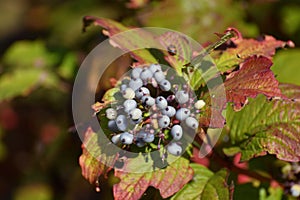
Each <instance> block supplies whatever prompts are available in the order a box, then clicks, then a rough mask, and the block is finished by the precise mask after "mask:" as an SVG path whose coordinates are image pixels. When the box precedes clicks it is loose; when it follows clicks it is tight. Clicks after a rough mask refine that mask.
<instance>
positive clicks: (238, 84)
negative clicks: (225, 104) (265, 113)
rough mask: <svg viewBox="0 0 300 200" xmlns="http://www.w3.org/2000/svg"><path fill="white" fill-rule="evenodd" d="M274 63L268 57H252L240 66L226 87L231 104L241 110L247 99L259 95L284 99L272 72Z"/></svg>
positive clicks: (228, 79)
mask: <svg viewBox="0 0 300 200" xmlns="http://www.w3.org/2000/svg"><path fill="white" fill-rule="evenodd" d="M271 65H272V61H271V60H270V59H268V58H266V57H261V56H260V57H257V56H252V57H250V58H249V59H247V60H246V61H245V62H244V63H242V64H241V65H240V69H239V70H238V71H236V72H232V73H231V74H230V75H228V76H227V78H226V80H225V83H224V86H225V88H226V95H227V98H228V101H229V102H233V105H234V109H235V110H240V109H241V108H242V107H243V106H244V105H245V103H246V101H247V98H248V97H251V98H255V97H256V96H257V95H258V94H264V95H265V96H267V97H269V98H270V97H282V94H281V91H280V89H279V88H278V81H277V80H276V79H275V77H274V74H273V72H272V71H271V70H270V67H271Z"/></svg>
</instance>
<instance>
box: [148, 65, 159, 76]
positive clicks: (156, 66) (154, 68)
mask: <svg viewBox="0 0 300 200" xmlns="http://www.w3.org/2000/svg"><path fill="white" fill-rule="evenodd" d="M149 70H150V71H151V72H152V73H153V74H154V73H155V72H156V71H157V70H160V71H161V66H160V65H159V64H151V65H150V66H149Z"/></svg>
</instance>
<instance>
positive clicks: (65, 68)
mask: <svg viewBox="0 0 300 200" xmlns="http://www.w3.org/2000/svg"><path fill="white" fill-rule="evenodd" d="M76 63H77V58H76V55H75V54H73V53H68V54H67V55H66V56H65V57H64V59H63V62H62V63H61V65H60V66H59V67H58V73H59V75H60V76H62V77H63V78H65V79H70V78H72V77H73V76H74V73H75V67H76Z"/></svg>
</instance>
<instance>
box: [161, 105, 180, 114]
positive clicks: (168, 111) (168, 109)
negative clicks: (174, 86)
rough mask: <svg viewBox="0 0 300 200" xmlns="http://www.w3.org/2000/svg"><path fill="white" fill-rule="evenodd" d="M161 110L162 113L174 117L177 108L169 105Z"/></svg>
mask: <svg viewBox="0 0 300 200" xmlns="http://www.w3.org/2000/svg"><path fill="white" fill-rule="evenodd" d="M161 112H162V114H164V115H167V116H168V117H173V116H174V115H175V114H176V109H175V108H174V107H173V106H168V107H166V108H165V109H163V110H162V111H161Z"/></svg>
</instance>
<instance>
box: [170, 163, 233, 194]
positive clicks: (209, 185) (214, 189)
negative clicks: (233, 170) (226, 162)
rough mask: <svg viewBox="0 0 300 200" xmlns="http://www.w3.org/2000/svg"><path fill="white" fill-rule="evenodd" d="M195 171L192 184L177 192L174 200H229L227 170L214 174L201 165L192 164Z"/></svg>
mask: <svg viewBox="0 0 300 200" xmlns="http://www.w3.org/2000/svg"><path fill="white" fill-rule="evenodd" d="M190 166H191V167H192V168H193V170H194V174H195V175H194V177H193V180H192V181H191V182H189V183H188V184H187V185H185V186H184V187H183V188H182V189H181V190H180V191H179V192H177V193H176V194H175V195H174V196H173V197H172V200H177V199H178V200H179V199H203V200H205V199H211V200H226V199H227V200H229V199H231V191H230V189H229V186H228V185H227V180H226V179H227V174H228V172H227V171H226V170H220V171H218V172H217V173H213V172H212V171H210V170H209V169H207V168H206V167H204V166H202V165H199V164H194V163H192V164H190Z"/></svg>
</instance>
